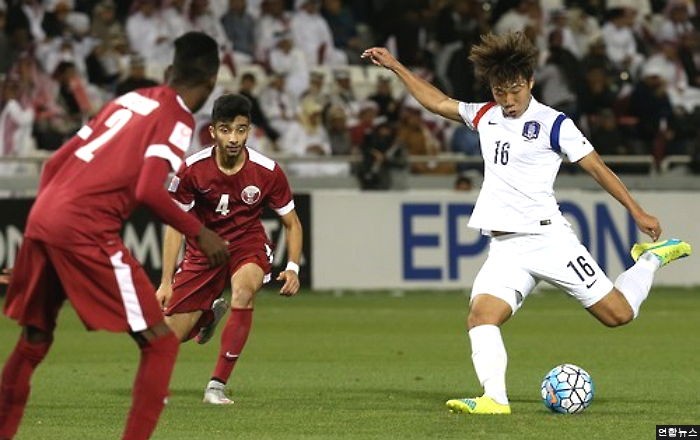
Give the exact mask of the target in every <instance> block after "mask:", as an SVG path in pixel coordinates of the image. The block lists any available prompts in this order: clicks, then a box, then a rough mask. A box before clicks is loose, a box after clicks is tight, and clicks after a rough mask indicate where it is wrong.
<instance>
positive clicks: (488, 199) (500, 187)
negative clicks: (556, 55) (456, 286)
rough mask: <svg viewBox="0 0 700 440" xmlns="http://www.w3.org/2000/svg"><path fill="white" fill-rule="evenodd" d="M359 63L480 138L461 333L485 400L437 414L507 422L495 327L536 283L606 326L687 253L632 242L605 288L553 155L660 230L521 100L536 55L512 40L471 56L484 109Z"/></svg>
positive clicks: (648, 227) (563, 123) (569, 135)
mask: <svg viewBox="0 0 700 440" xmlns="http://www.w3.org/2000/svg"><path fill="white" fill-rule="evenodd" d="M363 57H364V58H369V59H370V60H371V61H372V62H373V63H374V64H376V65H379V66H382V67H385V68H387V69H389V70H391V71H393V72H394V73H395V74H396V75H397V76H398V77H399V78H400V79H401V80H402V81H403V83H404V84H405V86H406V87H407V89H408V91H409V92H410V93H411V95H413V96H414V97H415V98H416V99H417V100H418V101H419V102H420V103H421V104H422V105H423V106H424V107H425V108H426V109H428V110H430V111H431V112H433V113H436V114H438V115H441V116H443V117H445V118H448V119H452V120H455V121H461V122H464V123H466V124H467V126H469V127H471V128H474V129H475V130H477V131H478V133H479V140H480V142H481V150H482V156H483V159H484V183H483V186H482V188H481V192H480V193H479V197H478V199H477V202H476V206H475V207H474V212H473V213H472V216H471V219H470V221H469V226H470V227H472V228H477V229H481V231H482V233H483V234H485V235H488V236H490V237H491V240H490V245H489V253H488V258H487V259H486V262H485V263H484V265H483V266H482V268H481V270H480V271H479V273H478V274H477V276H476V279H475V280H474V284H473V286H472V294H471V300H470V308H469V315H468V317H467V328H468V332H469V339H470V342H471V348H472V361H473V363H474V369H475V371H476V374H477V376H478V379H479V382H480V383H481V385H482V386H483V387H484V394H483V396H480V397H474V398H466V399H452V400H449V401H447V406H448V408H449V409H450V410H451V411H453V412H461V413H470V414H510V412H511V410H510V405H509V403H508V396H507V393H506V385H505V376H506V364H507V354H506V349H505V346H504V344H503V339H502V337H501V331H500V326H501V325H502V324H503V323H505V322H506V321H507V320H508V318H510V317H511V316H512V315H513V314H514V313H515V312H516V311H517V310H518V309H519V308H520V306H521V305H522V302H523V300H524V299H525V298H526V297H527V296H528V294H529V293H530V292H531V291H532V289H533V288H534V287H535V285H536V284H537V283H538V282H539V281H541V280H544V281H547V282H549V283H550V284H552V285H554V286H557V287H559V288H561V289H562V290H564V291H566V292H567V293H568V294H570V295H572V296H573V297H574V298H576V299H577V300H578V301H579V302H580V303H581V304H582V305H583V306H584V307H585V308H586V309H587V310H588V311H589V312H590V313H591V314H592V315H593V316H595V317H596V318H597V319H598V320H599V321H600V322H602V323H603V324H604V325H606V326H609V327H616V326H620V325H624V324H627V323H628V322H630V321H631V320H632V319H634V318H635V317H636V316H637V314H638V313H639V308H640V306H641V303H642V302H643V301H644V300H645V299H646V297H647V295H648V294H649V290H650V289H651V284H652V281H653V278H654V273H655V272H656V270H657V269H658V268H659V267H661V266H663V265H665V264H668V263H669V262H671V261H673V260H676V259H678V258H681V257H684V256H687V255H690V252H691V248H690V245H689V244H688V243H686V242H683V241H680V240H676V239H671V240H664V241H660V242H655V243H638V244H636V245H635V246H634V247H633V248H632V256H633V258H634V259H635V260H636V263H635V265H634V266H632V267H631V268H629V269H628V270H627V271H625V272H623V273H622V274H621V275H620V276H619V277H618V278H617V279H616V280H615V282H614V283H613V282H612V281H611V280H610V279H609V278H608V277H607V276H606V275H605V273H603V271H602V270H601V268H600V267H599V266H598V264H597V263H596V262H595V260H594V259H593V258H592V257H591V254H590V253H589V252H588V250H587V249H586V248H585V247H584V246H583V245H582V244H581V242H580V241H579V239H578V237H577V236H576V235H575V233H574V232H573V230H572V228H571V226H570V225H569V223H568V222H567V221H566V220H565V219H564V217H563V216H562V214H561V212H560V210H559V206H558V205H557V201H556V199H555V198H554V190H553V183H554V179H555V177H556V175H557V172H558V171H559V166H560V164H561V161H562V158H563V157H564V156H566V158H567V159H568V160H570V161H571V162H575V163H577V164H578V165H580V166H581V168H583V169H584V170H585V171H586V172H588V173H589V174H590V175H591V176H592V177H593V178H594V179H595V180H596V182H598V184H599V185H600V186H601V187H602V188H603V189H604V190H606V191H607V192H608V193H609V194H610V195H611V196H613V197H614V198H615V199H616V200H618V201H619V202H620V203H621V204H622V205H623V206H624V207H625V208H627V210H628V211H629V213H630V215H631V216H632V217H633V218H634V221H635V222H636V223H637V226H638V228H639V229H640V230H641V231H642V232H644V233H645V234H647V235H649V236H650V237H651V238H652V239H653V240H654V241H656V240H658V239H659V237H660V236H661V226H660V224H659V221H658V219H657V218H656V217H654V216H652V215H650V214H648V213H647V212H646V211H644V209H643V208H642V207H641V206H640V205H639V204H638V203H637V202H636V201H635V200H634V198H633V197H632V196H631V195H630V193H629V191H628V190H627V188H626V187H625V185H624V184H623V183H622V182H621V181H620V179H619V178H618V177H617V176H616V175H615V174H614V173H613V172H612V171H611V170H610V168H608V166H607V165H605V163H604V162H603V161H602V160H601V158H600V156H598V154H597V153H596V152H595V150H594V149H593V147H592V146H591V144H590V143H589V142H588V140H587V139H586V138H585V137H584V136H583V134H582V133H581V132H580V131H579V130H578V128H576V126H575V124H574V123H573V122H572V121H571V120H570V119H568V118H567V117H566V115H564V114H562V113H559V112H557V111H556V110H554V109H553V108H551V107H548V106H546V105H543V104H541V103H539V102H537V101H536V100H535V99H534V98H533V97H532V94H531V91H532V87H533V85H534V68H535V65H536V62H537V49H536V48H535V47H534V46H533V45H532V43H531V42H530V41H529V40H528V39H527V38H526V37H525V36H524V35H523V34H521V33H509V34H504V35H500V36H496V35H493V34H487V35H484V36H483V37H482V41H481V43H480V44H479V45H476V46H474V47H473V48H472V51H471V55H470V59H471V61H472V62H473V63H474V65H475V69H476V74H477V76H478V77H480V78H481V79H483V80H485V82H486V83H487V84H488V85H489V86H490V88H491V92H492V94H493V98H494V101H495V102H488V103H478V104H473V103H464V102H458V101H456V100H454V99H451V98H450V97H448V96H446V95H445V94H444V93H442V92H441V91H440V90H438V89H437V88H435V87H433V86H432V85H431V84H429V83H428V82H426V81H424V80H423V79H421V78H419V77H418V76H416V75H414V74H413V73H412V72H411V71H410V70H408V69H407V68H406V67H405V66H404V65H402V64H401V63H400V62H398V61H397V60H396V59H395V58H394V57H393V56H392V55H391V54H390V53H389V52H388V51H387V50H386V49H384V48H378V47H374V48H370V49H367V50H366V51H365V52H364V54H363Z"/></svg>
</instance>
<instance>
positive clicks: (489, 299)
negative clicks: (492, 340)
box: [467, 293, 513, 329]
mask: <svg viewBox="0 0 700 440" xmlns="http://www.w3.org/2000/svg"><path fill="white" fill-rule="evenodd" d="M512 314H513V309H512V308H511V306H510V304H508V302H506V301H505V300H503V299H501V298H499V297H497V296H494V295H490V294H487V293H483V294H478V295H475V296H473V298H472V300H471V303H470V305H469V315H467V329H472V328H474V327H477V326H479V325H499V326H500V325H501V324H503V323H505V322H506V321H507V320H508V318H510V317H511V315H512Z"/></svg>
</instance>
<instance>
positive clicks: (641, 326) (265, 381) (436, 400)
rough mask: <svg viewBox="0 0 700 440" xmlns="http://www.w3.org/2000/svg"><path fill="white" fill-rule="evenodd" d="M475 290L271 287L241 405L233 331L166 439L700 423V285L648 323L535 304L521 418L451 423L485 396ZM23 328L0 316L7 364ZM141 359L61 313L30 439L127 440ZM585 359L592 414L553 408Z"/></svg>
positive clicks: (27, 422) (187, 351)
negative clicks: (453, 410)
mask: <svg viewBox="0 0 700 440" xmlns="http://www.w3.org/2000/svg"><path fill="white" fill-rule="evenodd" d="M465 306H466V297H465V296H464V294H463V293H457V292H451V293H448V292H442V293H425V292H423V293H420V292H413V293H407V294H406V295H405V296H403V297H394V296H393V295H390V294H387V293H381V292H379V293H362V294H346V295H343V296H341V297H335V296H334V295H331V294H322V293H311V292H304V293H303V294H302V295H300V296H298V297H296V298H293V299H286V298H280V297H277V295H275V293H274V292H272V291H264V292H262V293H261V294H260V296H259V297H258V301H257V304H256V311H255V318H254V324H253V332H252V334H251V337H250V339H249V341H248V345H247V347H246V350H245V352H244V355H243V356H242V358H241V360H240V362H239V364H238V366H237V368H236V370H235V371H234V375H233V377H232V380H231V381H230V388H231V390H230V391H232V396H233V398H234V400H236V404H235V405H233V406H228V407H213V406H206V405H203V404H202V403H201V397H202V391H203V387H204V385H205V384H206V382H207V380H208V378H209V374H210V373H211V370H212V368H213V363H214V358H215V356H216V352H217V349H218V347H217V345H218V338H219V333H220V329H219V332H217V335H216V336H215V337H214V338H213V339H212V341H211V342H210V343H209V344H207V345H205V346H198V345H196V344H194V343H192V342H190V343H187V344H185V345H184V346H183V347H182V350H181V351H180V355H179V358H178V363H177V366H176V369H175V374H174V377H173V381H172V384H171V398H170V403H169V405H168V406H167V408H166V410H165V412H164V414H163V416H162V417H161V422H160V424H159V426H158V428H157V430H156V433H155V435H154V437H153V438H154V439H168V440H176V439H188V440H192V439H206V440H215V439H230V438H236V439H287V438H290V439H293V438H303V439H329V438H342V439H394V438H402V439H428V438H431V439H437V438H439V439H448V438H454V439H465V438H488V439H513V438H517V439H540V438H542V437H543V436H549V437H551V436H552V435H554V436H560V437H561V438H567V439H579V438H586V439H611V438H617V439H641V438H654V433H655V425H656V424H698V423H700V394H699V393H698V389H700V374H699V373H698V365H700V350H698V347H699V346H700V336H699V335H700V319H698V313H699V312H700V291H698V290H697V289H661V288H656V289H654V291H653V293H652V295H651V297H650V299H649V300H648V301H647V302H646V303H645V305H644V306H643V308H642V313H641V316H640V319H638V320H637V321H635V322H633V323H632V324H631V325H628V326H626V327H624V328H618V329H607V328H605V327H603V326H602V325H601V324H598V323H597V322H596V321H595V320H594V319H593V318H592V317H591V316H589V314H588V313H586V312H585V311H584V310H582V309H581V308H580V307H579V306H578V304H577V303H576V302H575V301H573V300H571V299H569V298H568V297H566V295H565V294H563V293H561V292H554V291H546V292H544V293H543V294H538V295H533V296H532V297H531V298H529V299H528V300H527V304H526V306H525V307H524V308H523V309H522V310H521V311H520V312H519V313H518V314H517V316H516V317H515V319H513V320H512V321H511V322H508V323H507V324H506V325H505V326H504V330H503V334H504V338H505V342H506V346H507V348H508V353H509V365H508V386H509V394H510V398H511V405H512V410H513V414H512V415H510V416H468V415H454V414H449V413H448V412H447V410H446V409H445V406H444V402H445V400H447V399H448V398H453V397H465V396H472V395H476V394H477V392H478V390H479V387H478V383H477V381H476V378H475V375H474V373H473V368H472V365H471V362H470V360H469V351H468V347H469V346H468V339H467V337H466V335H465V332H464V325H463V322H464V317H465V314H466V307H465ZM16 337H17V327H16V326H15V324H14V323H13V322H11V321H10V320H8V319H7V318H4V317H3V318H0V340H1V341H2V343H1V344H0V360H2V361H4V360H5V359H6V357H7V355H8V353H9V351H10V350H11V348H12V347H13V346H14V341H15V340H16ZM136 360H137V350H136V348H135V346H134V344H133V343H132V342H131V340H130V339H129V338H128V337H126V336H123V335H114V334H109V333H105V332H97V333H88V332H86V331H84V330H83V327H82V325H81V324H80V323H79V321H78V320H77V318H76V316H75V314H74V313H73V311H72V309H70V308H66V309H64V311H63V314H62V316H61V320H60V323H59V330H58V332H57V337H56V341H55V343H54V347H53V350H52V352H51V353H50V354H49V357H48V358H47V360H46V361H45V362H44V364H42V365H41V366H40V367H39V370H38V371H37V374H36V375H35V376H34V382H33V394H32V396H31V399H30V402H29V405H28V407H27V412H26V414H25V418H24V423H23V425H22V426H21V427H20V431H19V434H18V436H17V437H16V440H23V439H24V440H28V439H51V440H62V439H71V440H73V439H76V438H79V439H81V440H91V439H116V438H118V437H119V435H120V432H121V427H122V424H123V420H124V417H125V414H126V411H127V408H128V405H129V402H130V390H131V382H132V380H133V375H134V368H135V366H136ZM562 362H570V363H575V364H578V365H580V366H582V367H583V368H585V369H586V370H588V371H589V372H590V373H591V375H592V377H593V380H594V381H595V385H596V395H595V399H594V401H593V404H592V406H591V407H590V408H588V409H587V410H586V411H585V412H584V413H582V414H578V415H571V416H567V415H556V414H553V413H550V412H548V410H546V409H545V407H544V406H543V405H542V403H541V401H540V397H539V390H540V382H541V380H542V377H543V376H544V374H545V373H546V372H547V371H548V370H549V369H550V368H552V367H553V366H555V365H556V364H559V363H562Z"/></svg>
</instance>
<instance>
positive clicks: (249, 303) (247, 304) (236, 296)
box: [231, 287, 255, 309]
mask: <svg viewBox="0 0 700 440" xmlns="http://www.w3.org/2000/svg"><path fill="white" fill-rule="evenodd" d="M254 295H255V292H254V291H253V290H252V289H248V288H244V287H235V288H234V289H233V290H232V291H231V307H232V308H234V309H249V308H251V307H253V297H254Z"/></svg>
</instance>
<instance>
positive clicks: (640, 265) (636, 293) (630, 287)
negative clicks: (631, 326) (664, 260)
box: [615, 252, 661, 318]
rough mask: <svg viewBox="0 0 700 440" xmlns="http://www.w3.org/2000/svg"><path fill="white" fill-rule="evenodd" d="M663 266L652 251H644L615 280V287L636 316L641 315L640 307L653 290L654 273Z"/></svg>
mask: <svg viewBox="0 0 700 440" xmlns="http://www.w3.org/2000/svg"><path fill="white" fill-rule="evenodd" d="M659 267H661V261H660V260H659V258H658V257H657V256H656V255H654V254H652V253H649V252H647V253H644V254H642V256H641V257H639V260H637V262H636V263H635V264H634V266H632V267H630V268H629V269H627V270H626V271H624V272H622V273H621V274H620V276H618V277H617V279H616V280H615V287H617V290H619V291H620V292H622V295H623V296H624V297H625V299H626V300H627V302H628V303H629V305H630V307H632V311H633V312H634V317H635V318H636V317H637V315H639V308H640V307H641V306H642V303H643V302H644V300H645V299H647V296H648V295H649V290H651V283H652V281H654V273H655V272H656V271H657V269H658V268H659Z"/></svg>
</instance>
